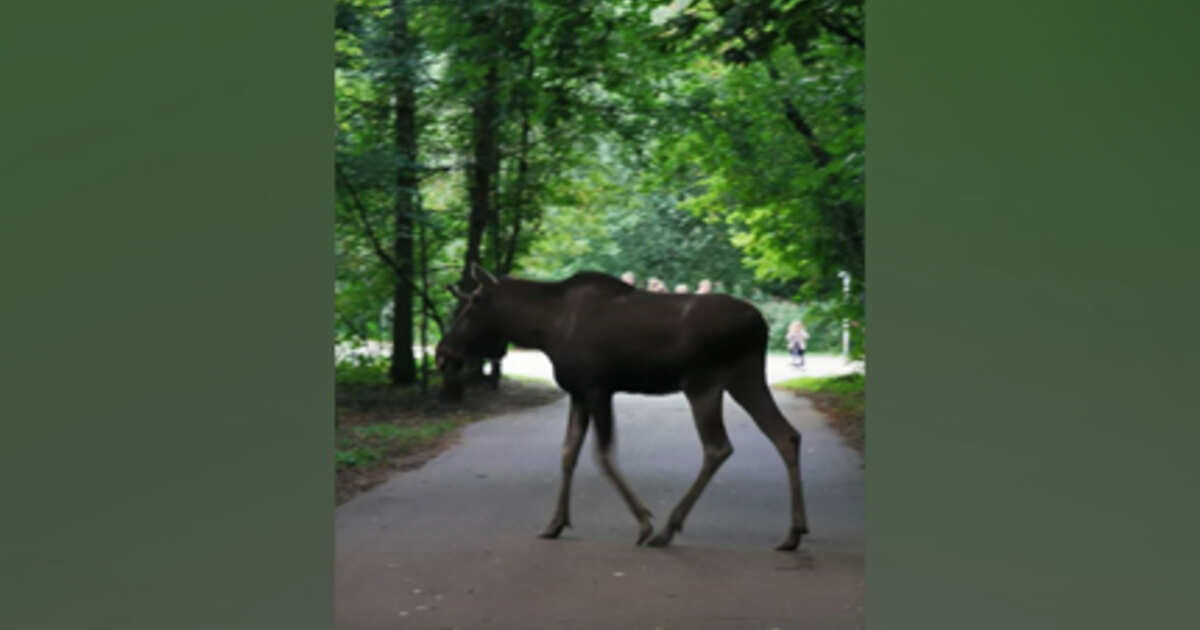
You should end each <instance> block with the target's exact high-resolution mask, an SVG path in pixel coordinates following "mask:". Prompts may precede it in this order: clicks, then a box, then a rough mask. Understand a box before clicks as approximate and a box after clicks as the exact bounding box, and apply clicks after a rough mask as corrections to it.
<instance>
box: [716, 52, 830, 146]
mask: <svg viewBox="0 0 1200 630" xmlns="http://www.w3.org/2000/svg"><path fill="white" fill-rule="evenodd" d="M737 35H738V39H740V40H742V44H743V45H744V46H745V47H746V53H747V54H754V53H753V52H752V51H753V50H754V47H753V46H751V44H750V40H749V39H748V38H747V37H746V33H745V31H738V34H737ZM758 59H759V61H761V62H763V65H764V66H766V68H767V76H769V77H771V81H772V82H774V83H775V84H776V85H777V86H778V85H779V83H780V82H782V77H781V76H780V74H779V69H778V68H776V67H775V63H774V62H773V61H771V58H770V57H769V56H764V57H759V58H758ZM779 100H780V101H782V103H783V114H784V116H787V119H788V120H789V121H791V123H792V126H793V127H795V128H796V131H799V132H800V135H801V136H803V137H804V144H805V145H807V146H808V150H809V151H810V152H811V153H812V154H813V158H814V159H816V161H817V166H819V167H825V166H827V165H828V164H829V162H830V161H831V160H832V158H831V157H830V155H829V152H828V151H826V150H825V147H823V146H821V143H820V141H819V140H817V134H816V133H815V132H814V131H813V129H812V127H811V126H809V124H808V121H806V120H804V117H803V116H801V115H800V110H799V109H797V108H796V104H795V103H793V102H792V99H790V98H788V97H786V96H781V97H779Z"/></svg>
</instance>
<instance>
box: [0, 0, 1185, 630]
mask: <svg viewBox="0 0 1200 630" xmlns="http://www.w3.org/2000/svg"><path fill="white" fill-rule="evenodd" d="M10 5H12V3H9V5H5V6H4V13H5V14H4V15H3V16H2V19H0V47H2V49H0V52H2V55H0V58H2V59H4V60H5V62H6V65H5V69H6V73H5V88H6V89H5V93H4V94H5V95H4V98H3V99H0V106H2V107H3V110H4V111H3V116H0V125H2V129H3V131H2V138H3V141H2V143H0V191H2V192H3V206H4V207H3V217H4V224H3V229H2V230H0V263H2V264H0V269H2V270H3V271H2V272H0V273H3V275H4V280H5V282H4V283H3V286H4V289H5V297H4V299H3V302H2V303H3V311H2V312H3V315H4V318H3V319H4V321H3V324H4V326H3V328H2V329H3V330H4V337H5V342H4V359H3V360H2V361H0V383H3V385H4V393H5V398H6V400H5V404H4V412H3V421H2V423H0V430H2V431H3V434H2V435H0V489H2V494H0V496H3V498H4V510H3V518H2V520H0V522H2V523H3V527H2V529H0V533H2V538H0V593H2V594H3V595H4V596H3V598H2V601H3V606H0V627H5V628H9V627H15V628H155V629H161V628H189V627H195V628H214V627H219V628H322V629H325V628H329V627H330V625H331V619H332V612H331V611H332V602H331V601H330V596H331V582H332V566H331V561H332V527H331V512H332V471H331V468H332V466H331V461H330V459H331V458H330V457H329V446H330V443H331V428H330V423H329V418H330V416H331V413H332V391H331V386H332V383H331V381H332V370H331V367H330V359H331V348H330V345H331V343H330V342H331V337H332V333H331V326H332V314H331V304H332V299H331V288H330V287H331V281H332V254H331V241H330V234H331V227H332V218H331V217H332V213H331V212H330V210H329V209H330V208H331V207H332V183H331V177H330V173H331V151H330V148H331V145H332V142H331V138H332V124H331V117H330V114H331V111H332V103H331V90H330V76H331V74H332V73H331V70H332V61H331V46H330V44H331V29H330V28H329V27H330V24H331V22H332V10H331V7H330V6H328V5H322V4H310V3H294V2H283V1H282V0H278V1H275V2H266V1H263V0H254V1H242V2H215V3H214V2H209V3H191V4H188V3H183V4H180V3H151V2H140V3H139V2H124V3H119V4H117V5H113V4H111V3H109V4H105V3H78V4H71V3H62V2H58V3H44V4H35V3H21V4H20V5H19V6H10ZM1197 13H1198V10H1197V8H1196V5H1195V4H1194V3H1185V2H1175V3H1167V2H1157V3H1152V2H1140V3H1126V6H1125V7H1120V6H1116V7H1112V6H1101V5H1100V4H1099V3H1084V2H1075V3H1065V4H1064V3H1035V2H1021V3H1004V4H1000V5H995V4H987V5H972V4H971V3H963V2H921V3H912V2H883V1H882V0H880V1H876V2H871V3H870V7H869V19H868V22H869V24H868V31H869V37H870V52H869V56H868V73H869V87H868V101H869V103H868V105H869V112H870V114H869V118H868V133H869V147H870V148H869V151H870V155H869V160H868V169H869V188H868V199H869V200H870V210H869V213H868V219H869V235H868V241H869V242H868V247H869V250H868V252H869V253H868V268H869V282H870V285H871V305H870V309H869V314H868V317H869V324H870V328H871V332H872V337H871V357H872V358H871V371H872V377H871V382H872V385H871V388H870V393H869V401H868V404H869V407H870V410H871V438H870V441H869V450H870V465H869V470H868V479H869V482H868V518H869V528H870V539H869V559H868V620H869V624H870V627H871V628H888V629H892V628H921V629H922V630H925V629H929V628H955V629H963V628H971V629H976V628H1006V629H1011V628H1075V627H1078V628H1122V629H1124V628H1129V627H1187V626H1188V625H1190V624H1192V623H1194V621H1195V619H1196V618H1197V614H1196V613H1197V612H1198V611H1197V604H1196V601H1197V598H1195V596H1194V594H1193V593H1192V592H1191V590H1192V585H1193V584H1194V583H1195V579H1194V577H1193V575H1194V570H1193V567H1194V566H1195V565H1196V563H1195V559H1196V558H1195V556H1196V554H1195V552H1194V551H1193V550H1194V549H1195V548H1196V545H1195V542H1194V538H1195V535H1196V532H1197V531H1200V527H1198V525H1200V522H1198V518H1197V510H1196V501H1195V496H1196V487H1197V483H1196V482H1197V475H1196V468H1197V466H1196V460H1197V458H1196V455H1195V452H1196V445H1197V444H1198V442H1197V440H1196V431H1195V426H1196V416H1197V414H1196V413H1195V410H1196V404H1195V403H1194V402H1193V401H1191V399H1190V394H1191V390H1190V388H1189V386H1190V385H1191V381H1192V378H1191V377H1192V375H1193V374H1195V369H1194V368H1193V367H1192V366H1193V365H1194V356H1195V354H1194V352H1195V349H1196V348H1197V346H1198V344H1197V343H1196V341H1197V339H1196V337H1197V335H1196V332H1195V322H1196V308H1195V304H1194V299H1193V297H1192V296H1193V294H1194V292H1195V288H1194V287H1195V286H1196V281H1195V277H1194V276H1195V269H1196V267H1197V265H1196V256H1195V254H1194V248H1193V247H1192V246H1191V244H1190V243H1191V241H1192V239H1194V238H1195V235H1196V234H1197V231H1198V230H1197V228H1200V224H1198V221H1197V215H1196V213H1195V208H1196V202H1195V199H1196V195H1195V192H1194V184H1193V183H1192V182H1193V181H1194V178H1195V176H1196V173H1197V172H1200V169H1198V168H1197V167H1198V166H1200V164H1198V163H1197V158H1196V149H1195V147H1196V146H1197V144H1198V142H1197V141H1198V140H1200V135H1198V134H1197V125H1196V124H1195V121H1194V118H1195V115H1196V112H1198V111H1200V97H1198V94H1197V89H1196V87H1195V86H1196V81H1195V76H1196V71H1195V70H1196V62H1195V60H1196V59H1198V58H1200V50H1198V45H1197V43H1196V41H1197V40H1196V38H1195V37H1194V32H1193V31H1194V27H1195V25H1196V24H1197V23H1198V19H1197V18H1200V15H1198V14H1197Z"/></svg>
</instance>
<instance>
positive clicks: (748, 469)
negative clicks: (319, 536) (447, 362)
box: [335, 360, 865, 630]
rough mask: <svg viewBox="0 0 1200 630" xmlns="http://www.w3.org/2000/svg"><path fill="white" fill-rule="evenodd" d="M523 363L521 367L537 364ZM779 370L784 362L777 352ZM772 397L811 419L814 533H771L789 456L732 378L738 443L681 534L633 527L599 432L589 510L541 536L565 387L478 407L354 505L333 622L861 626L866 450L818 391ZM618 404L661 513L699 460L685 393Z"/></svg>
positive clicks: (782, 527) (632, 458)
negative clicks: (544, 398)
mask: <svg viewBox="0 0 1200 630" xmlns="http://www.w3.org/2000/svg"><path fill="white" fill-rule="evenodd" d="M506 363H509V362H508V361H506ZM520 363H521V362H520V361H514V362H512V367H509V366H506V370H508V371H509V372H510V373H511V372H514V371H522V370H520V369H515V368H517V367H518V366H519V365H520ZM528 365H534V366H536V361H532V360H531V361H530V362H529V363H528ZM785 367H786V366H785ZM536 369H538V368H536V367H533V368H530V367H527V368H526V369H524V371H525V372H526V373H529V372H536ZM771 372H772V370H770V369H769V370H768V373H769V374H771V376H772V380H776V379H778V378H779V376H780V374H779V373H778V372H779V369H776V370H775V372H776V373H775V374H772V373H771ZM797 373H798V372H797ZM775 397H776V400H777V401H779V403H780V406H781V408H782V410H783V412H784V415H785V416H787V417H788V418H789V419H790V420H791V421H792V423H793V425H795V426H796V428H797V429H799V430H800V431H801V433H802V434H803V440H804V441H803V452H802V461H801V474H802V476H803V479H804V487H805V494H806V499H807V503H808V516H809V526H810V529H811V530H812V532H811V534H810V535H809V536H807V537H806V538H805V539H804V542H803V544H802V547H801V551H799V552H797V553H784V552H778V551H774V550H772V549H771V547H772V546H774V544H776V543H777V542H779V541H780V540H782V538H783V536H784V534H785V533H786V531H787V527H788V514H789V512H788V509H789V508H788V495H787V479H786V475H785V471H784V466H783V463H782V461H781V459H780V458H779V456H778V454H777V453H776V452H775V450H774V448H773V447H772V446H771V444H770V443H769V442H768V441H767V439H766V437H765V436H763V435H762V433H761V432H759V431H758V429H757V427H755V426H754V424H753V423H752V422H751V420H750V419H749V417H748V416H747V415H746V414H745V413H744V412H743V411H742V410H741V408H739V407H737V405H736V404H734V403H733V402H732V401H731V400H730V399H729V397H728V396H726V398H725V422H726V427H727V429H728V432H729V436H730V440H731V442H732V443H733V446H734V453H733V456H732V457H731V458H729V460H728V461H727V462H726V463H725V465H724V466H723V467H722V468H721V470H720V471H719V472H718V473H717V475H716V477H715V478H714V479H713V481H712V483H711V484H710V485H709V486H708V489H707V490H706V491H705V493H704V495H703V496H702V497H701V498H700V501H699V502H698V503H697V504H696V506H695V508H694V509H693V510H692V513H691V515H690V516H689V517H688V520H687V522H686V523H685V525H684V531H683V532H681V533H680V534H677V535H676V536H675V539H674V541H673V543H672V546H671V547H668V548H666V549H654V548H647V547H637V546H635V545H634V540H635V538H636V535H637V524H636V521H635V519H634V518H633V516H632V515H631V514H630V513H629V512H628V510H627V508H626V507H625V505H624V503H623V502H622V501H621V499H620V497H619V495H618V494H617V491H616V489H615V488H613V487H612V486H611V485H610V484H609V482H608V481H607V480H606V479H605V478H603V477H602V476H601V475H600V474H599V471H598V469H597V467H596V465H595V462H594V459H593V457H592V437H591V435H589V436H588V439H587V443H585V445H584V448H585V452H584V454H583V456H582V457H581V458H580V461H579V467H578V469H577V471H576V474H575V483H574V490H573V494H572V502H571V508H572V510H571V519H572V524H573V525H574V527H573V528H571V529H567V530H564V532H563V534H562V537H561V538H559V539H558V540H542V539H539V538H537V536H536V535H537V533H538V532H540V531H541V530H542V528H543V527H544V526H545V525H546V523H547V522H548V521H549V519H550V517H551V512H552V510H553V507H554V500H555V496H556V492H557V487H558V482H559V458H560V453H561V444H562V438H563V434H564V432H565V428H566V416H567V402H566V400H565V399H563V400H560V401H559V402H556V403H553V404H550V405H547V406H544V407H539V408H535V409H530V410H526V411H523V412H520V413H515V414H510V415H506V416H502V417H498V418H494V419H491V420H487V421H483V422H480V423H477V424H474V425H471V426H469V427H468V428H467V429H466V430H465V431H464V433H463V436H462V439H461V441H460V442H459V443H458V444H457V445H456V446H454V447H452V448H451V449H449V450H448V451H446V452H445V453H443V454H442V455H440V456H439V457H437V458H436V459H434V460H431V461H430V462H428V463H427V464H425V466H424V467H422V468H420V469H418V470H415V471H411V472H407V473H401V474H398V475H396V476H394V477H393V478H392V479H390V480H389V481H388V482H386V483H384V484H382V485H380V486H378V487H377V488H375V489H374V490H372V491H370V492H367V493H365V494H362V495H360V496H358V497H356V498H354V499H352V500H351V501H349V502H347V503H345V504H343V505H342V506H340V507H339V508H338V510H337V512H336V516H335V529H336V569H335V608H336V624H335V627H336V628H337V629H338V630H367V629H377V628H378V629H382V628H429V629H446V630H449V629H451V628H458V629H459V630H473V629H477V628H478V629H485V628H497V629H501V630H505V629H510V628H511V629H514V630H524V629H529V630H536V629H541V628H555V629H572V628H578V629H592V628H596V629H607V628H614V629H618V628H619V629H626V628H631V629H645V630H653V629H655V628H661V629H663V630H683V629H690V630H706V629H730V630H735V629H736V630H748V629H749V630H753V629H762V630H770V629H771V628H778V629H780V630H784V629H788V628H804V629H806V630H821V629H839V630H842V629H850V628H861V627H864V615H863V610H862V605H863V590H864V585H863V573H864V571H863V569H864V567H863V557H864V554H863V552H864V536H865V524H864V488H863V470H862V466H861V459H860V458H859V456H858V454H857V453H855V452H854V451H852V450H851V449H849V448H848V447H846V446H845V445H844V444H843V443H842V442H841V440H840V438H838V437H837V435H836V434H834V433H833V432H832V431H831V430H830V429H829V428H828V427H827V426H826V425H825V424H824V421H823V419H822V418H821V417H820V416H819V415H818V414H817V413H816V412H815V411H813V409H812V407H811V406H810V404H809V403H808V402H807V400H805V399H802V398H799V397H796V396H793V395H791V394H788V393H783V392H775ZM615 408H616V415H617V420H616V424H617V449H618V450H617V460H618V462H619V466H620V467H621V470H622V471H623V473H624V474H625V477H626V478H627V479H628V481H629V483H630V485H632V486H633V488H634V490H635V491H636V492H637V493H638V494H639V495H640V496H641V497H642V499H643V500H644V501H645V502H646V503H647V505H648V506H649V507H650V509H651V510H652V511H653V512H654V515H655V519H654V523H655V526H656V528H657V527H658V526H660V525H662V524H663V523H664V522H665V519H666V516H667V514H668V513H669V512H670V510H671V508H672V507H673V506H674V505H675V503H676V502H677V501H678V500H679V498H680V497H681V496H682V495H683V493H684V492H685V490H686V489H687V487H688V486H689V485H690V484H691V482H692V480H693V479H694V478H695V475H696V473H697V471H698V470H699V467H700V462H701V451H700V441H699V438H698V437H697V436H696V432H695V429H694V427H693V421H692V418H691V415H690V412H689V410H688V406H687V402H686V400H685V399H684V398H683V396H682V395H678V394H677V395H671V396H662V397H649V396H633V395H618V396H617V397H616V402H615Z"/></svg>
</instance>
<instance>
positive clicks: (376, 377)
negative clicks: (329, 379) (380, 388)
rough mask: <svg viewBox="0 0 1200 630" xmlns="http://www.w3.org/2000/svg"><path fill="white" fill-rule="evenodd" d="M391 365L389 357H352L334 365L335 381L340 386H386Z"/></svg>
mask: <svg viewBox="0 0 1200 630" xmlns="http://www.w3.org/2000/svg"><path fill="white" fill-rule="evenodd" d="M390 365H391V360H390V359H389V358H388V357H379V356H370V355H364V354H360V355H351V356H349V357H346V358H345V359H342V360H341V361H338V362H337V364H335V365H334V370H333V374H334V380H335V382H336V383H338V384H339V385H386V384H387V383H388V368H389V367H390Z"/></svg>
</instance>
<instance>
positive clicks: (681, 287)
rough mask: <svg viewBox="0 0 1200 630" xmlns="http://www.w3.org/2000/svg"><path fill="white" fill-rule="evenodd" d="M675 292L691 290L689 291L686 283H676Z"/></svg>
mask: <svg viewBox="0 0 1200 630" xmlns="http://www.w3.org/2000/svg"><path fill="white" fill-rule="evenodd" d="M675 292H676V293H688V292H689V291H688V285H686V284H677V285H675Z"/></svg>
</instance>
